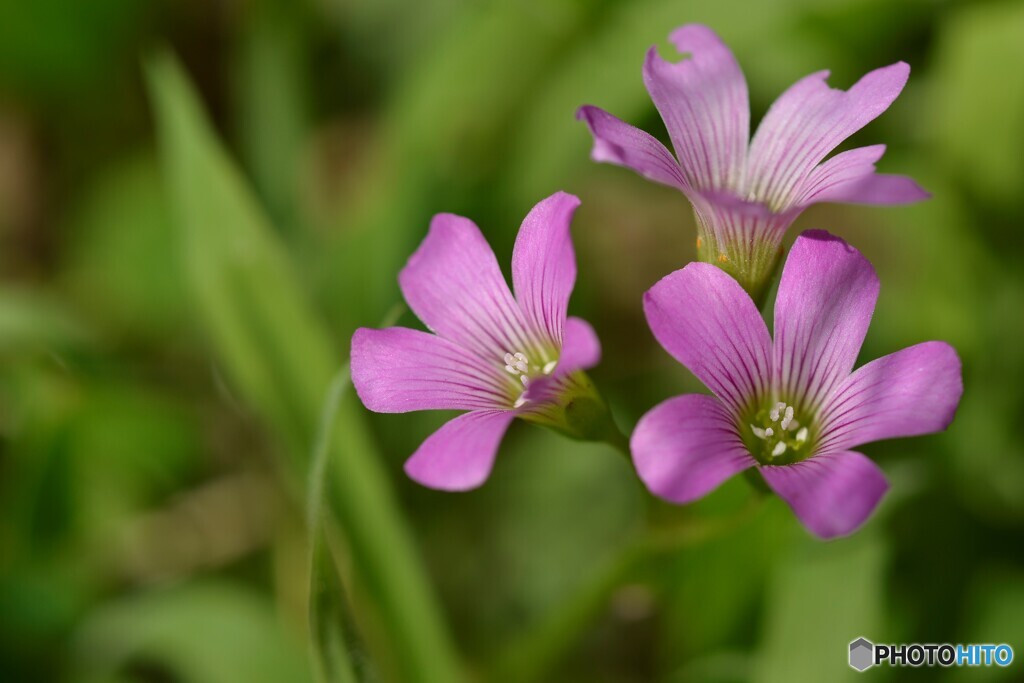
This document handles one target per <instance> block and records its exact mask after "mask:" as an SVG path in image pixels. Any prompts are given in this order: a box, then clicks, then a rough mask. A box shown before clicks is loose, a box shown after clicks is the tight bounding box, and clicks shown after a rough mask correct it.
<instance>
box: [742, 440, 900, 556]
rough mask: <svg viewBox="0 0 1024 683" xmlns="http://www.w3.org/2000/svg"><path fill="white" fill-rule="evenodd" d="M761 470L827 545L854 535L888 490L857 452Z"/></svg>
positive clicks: (882, 477)
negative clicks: (840, 538)
mask: <svg viewBox="0 0 1024 683" xmlns="http://www.w3.org/2000/svg"><path fill="white" fill-rule="evenodd" d="M760 469H761V474H762V475H763V476H764V478H765V481H767V482H768V485H769V486H771V487H772V489H774V490H775V492H776V493H778V494H779V496H781V497H782V498H783V500H785V501H786V502H787V503H789V507H791V508H793V512H794V513H796V516H797V517H798V518H799V519H800V521H801V522H802V523H803V525H804V526H805V527H807V529H808V530H809V531H810V532H811V533H813V534H814V535H815V536H818V537H819V538H825V539H828V538H835V537H837V536H846V535H847V534H850V533H853V532H854V531H856V530H857V528H858V527H860V525H862V524H863V523H864V522H865V521H866V520H867V518H868V517H869V516H870V515H871V513H872V512H873V511H874V509H875V507H876V506H877V505H878V501H880V500H881V499H882V496H883V495H884V494H885V492H886V491H887V490H888V488H889V483H888V482H887V481H886V479H885V475H884V474H882V471H881V470H880V469H878V465H876V464H875V463H873V462H871V461H870V460H869V459H868V458H867V457H866V456H864V455H862V454H860V453H857V452H856V451H841V452H835V453H829V454H827V455H815V456H813V457H811V458H808V459H807V460H803V461H801V462H798V463H794V464H792V465H780V466H777V467H771V466H766V467H761V468H760Z"/></svg>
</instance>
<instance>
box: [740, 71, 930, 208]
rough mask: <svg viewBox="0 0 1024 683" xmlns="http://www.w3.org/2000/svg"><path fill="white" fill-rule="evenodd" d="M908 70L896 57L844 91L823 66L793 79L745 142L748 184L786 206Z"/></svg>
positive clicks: (892, 94)
mask: <svg viewBox="0 0 1024 683" xmlns="http://www.w3.org/2000/svg"><path fill="white" fill-rule="evenodd" d="M909 75H910V67H909V66H907V65H906V64H905V63H903V62H898V63H896V64H892V65H890V66H887V67H883V68H881V69H876V70H874V71H872V72H871V73H869V74H867V75H866V76H864V77H863V78H861V79H860V80H859V81H857V83H855V84H854V85H853V87H851V88H850V89H849V90H846V91H843V90H837V89H834V88H830V87H829V86H828V84H827V83H826V82H825V79H827V78H828V72H827V71H819V72H817V73H814V74H811V75H810V76H807V77H806V78H803V79H801V80H799V81H797V82H796V83H795V84H794V85H793V86H791V87H790V88H789V89H788V90H787V91H786V92H784V93H783V94H782V95H781V96H780V97H779V99H777V100H776V101H775V103H774V104H772V106H771V108H770V109H769V110H768V113H767V114H766V115H765V117H764V120H763V121H762V122H761V125H760V126H759V127H758V129H757V132H756V133H755V134H754V139H753V140H752V141H751V143H750V154H749V157H748V164H749V165H748V167H747V178H748V182H749V184H750V189H751V190H752V191H753V192H755V193H756V194H757V196H758V197H760V198H762V199H764V200H765V201H766V202H768V203H769V204H771V205H772V206H774V207H776V208H780V209H781V208H785V207H788V206H790V205H791V204H792V203H793V201H794V199H795V197H796V195H797V194H798V192H799V189H800V185H801V184H802V183H803V182H804V179H805V178H807V177H808V175H809V174H810V173H811V172H812V171H813V169H814V168H815V166H817V165H818V163H819V162H821V160H822V159H824V158H825V156H826V155H827V154H828V153H829V152H831V151H832V150H833V149H835V148H836V147H837V146H838V145H839V144H840V143H841V142H842V141H843V140H845V139H846V138H848V137H850V136H851V135H853V134H854V133H856V132H857V131H858V130H860V129H861V128H863V127H864V126H865V125H866V124H867V123H868V122H870V121H872V120H874V119H875V118H876V117H877V116H878V115H879V114H881V113H882V112H884V111H885V110H886V109H888V108H889V105H890V104H892V102H893V100H895V99H896V97H897V96H898V95H899V94H900V91H902V90H903V86H904V85H906V82H907V77H908V76H909Z"/></svg>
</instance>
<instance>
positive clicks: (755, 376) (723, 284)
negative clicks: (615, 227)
mask: <svg viewBox="0 0 1024 683" xmlns="http://www.w3.org/2000/svg"><path fill="white" fill-rule="evenodd" d="M644 313H646V315H647V323H648V325H650V328H651V331H652V332H653V333H654V336H655V338H656V339H657V340H658V342H659V343H661V345H662V346H663V347H665V350H667V351H668V352H669V353H671V354H672V355H673V356H674V357H675V359H676V360H678V361H679V362H680V363H682V364H683V365H685V366H686V367H687V368H689V370H690V372H692V373H693V374H695V375H696V376H697V377H698V379H700V380H701V381H702V382H704V384H706V385H707V386H708V388H709V389H711V391H713V392H714V393H715V395H716V396H718V398H720V399H721V400H722V402H723V403H724V404H725V405H726V406H727V407H728V408H729V409H730V410H732V411H733V414H740V413H741V412H742V411H743V410H744V408H746V407H749V405H750V403H751V402H752V401H755V400H758V398H759V397H761V396H763V395H764V394H765V391H766V389H767V384H768V379H769V377H770V374H769V368H770V366H769V349H770V348H771V338H770V337H769V336H768V328H767V327H765V324H764V320H762V319H761V314H760V313H758V311H757V308H756V307H755V306H754V302H753V301H751V299H750V296H749V295H747V293H746V292H744V291H743V289H742V288H741V287H740V286H739V284H737V283H736V281H735V280H734V279H732V277H730V276H729V275H727V274H726V273H724V272H722V271H721V270H719V269H718V268H716V267H715V266H713V265H711V264H709V263H690V264H688V265H687V266H686V267H685V268H683V269H682V270H677V271H676V272H674V273H671V274H669V275H667V276H665V277H664V278H662V280H661V281H660V282H658V283H657V284H656V285H654V286H653V287H652V288H651V289H650V290H648V291H647V293H646V294H644Z"/></svg>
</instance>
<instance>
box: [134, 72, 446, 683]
mask: <svg viewBox="0 0 1024 683" xmlns="http://www.w3.org/2000/svg"><path fill="white" fill-rule="evenodd" d="M147 77H148V84H149V88H150V94H151V99H152V102H153V106H154V109H155V111H156V116H157V123H158V134H159V141H160V149H161V157H162V163H163V165H164V173H165V175H166V179H167V181H168V183H169V188H170V194H171V197H172V200H173V206H174V208H175V210H176V212H177V216H176V218H177V226H178V230H179V232H180V237H181V241H182V248H183V255H184V259H183V260H184V264H185V267H186V270H187V277H188V282H189V284H190V286H191V290H192V292H191V293H192V297H193V303H194V305H195V308H196V313H197V317H198V322H199V324H200V325H201V326H202V327H203V329H204V332H205V333H206V335H207V337H208V339H209V341H210V344H211V346H212V349H213V351H214V352H215V355H216V357H217V358H218V360H219V362H220V363H221V364H222V366H223V368H224V371H225V376H226V377H227V378H228V380H229V381H230V383H231V384H232V385H233V387H234V388H236V389H237V390H238V392H239V394H240V396H241V397H242V398H243V399H244V400H245V401H246V402H247V403H248V404H249V406H250V407H252V408H253V409H254V410H255V411H256V412H257V414H258V415H259V416H261V417H262V418H263V419H264V420H266V422H267V424H268V426H270V427H271V428H272V430H273V431H274V432H275V433H276V434H277V435H278V436H279V437H280V438H281V440H282V441H283V443H284V445H285V446H286V452H287V453H288V454H289V458H288V461H287V465H288V472H289V473H290V477H291V482H292V484H293V485H294V486H295V488H297V489H300V490H301V489H303V488H305V479H306V476H307V475H308V472H309V469H308V467H309V463H308V457H309V454H310V452H311V447H312V444H313V441H314V439H315V434H316V430H317V423H318V419H319V416H320V414H321V410H322V407H323V405H322V404H323V398H324V396H325V395H326V392H327V388H328V384H329V382H330V378H331V377H332V376H333V375H334V374H335V369H336V368H337V361H336V359H335V353H334V351H333V349H332V343H331V340H330V337H329V335H328V334H327V332H326V329H325V326H324V324H323V323H322V321H321V319H320V318H319V317H318V316H317V315H315V314H314V312H313V311H312V310H311V307H310V306H309V303H308V301H307V299H306V296H305V292H304V291H303V290H302V288H301V287H300V284H299V281H298V279H297V277H296V275H295V272H294V270H293V267H292V264H291V263H290V261H289V259H288V256H287V254H286V252H285V251H284V250H283V249H282V247H281V245H280V244H279V242H278V241H277V239H276V236H275V233H274V231H273V229H272V228H271V226H270V224H269V222H268V220H267V218H266V216H265V214H264V213H263V211H262V210H261V209H260V207H259V206H258V205H257V203H256V202H255V201H254V200H253V197H252V194H251V191H250V189H249V188H248V187H247V186H246V185H245V183H244V182H243V180H242V178H241V176H240V174H239V172H238V170H237V168H236V167H235V165H234V164H233V163H232V162H231V160H230V158H229V157H228V156H227V155H226V153H225V152H224V150H223V147H222V145H221V143H220V141H219V140H218V139H217V138H216V136H215V135H214V133H213V131H212V130H211V129H210V126H209V123H208V122H207V120H206V117H205V115H204V113H203V111H202V109H201V106H200V104H199V102H198V100H197V98H196V96H195V93H194V91H193V90H192V87H191V85H190V84H189V82H188V80H187V78H186V77H185V75H184V73H183V72H182V70H181V68H180V67H179V65H178V64H177V62H176V61H175V60H174V58H173V57H171V56H170V55H168V54H159V55H157V56H155V57H153V58H152V59H150V60H149V61H148V63H147ZM334 420H335V429H334V433H335V435H336V438H334V439H332V440H331V442H330V457H329V463H328V465H327V467H326V473H325V475H324V480H325V482H326V484H325V485H326V486H327V487H328V489H327V501H328V505H329V509H330V511H331V513H332V518H333V519H334V520H335V521H336V523H337V528H338V530H339V532H340V535H341V537H342V540H343V543H344V546H345V548H346V551H347V554H348V555H347V557H348V559H349V561H350V563H351V566H352V576H353V588H352V590H351V595H352V598H353V603H354V605H356V607H357V608H359V616H360V626H361V628H362V630H363V631H364V632H365V635H366V638H367V643H368V644H369V645H370V649H371V652H372V654H373V655H374V661H376V662H378V664H379V665H380V666H381V667H382V668H383V667H385V666H386V667H388V670H387V672H386V673H387V674H388V675H390V677H391V678H393V679H394V680H400V681H403V683H405V682H411V683H420V682H422V683H434V682H437V683H453V682H456V681H459V680H461V678H462V675H461V670H460V667H459V665H458V659H457V657H456V654H455V649H454V647H453V645H452V643H451V641H450V638H449V635H448V630H447V628H446V625H445V624H444V621H443V619H442V617H441V614H440V610H439V606H438V605H437V603H436V599H435V597H434V595H433V593H432V591H431V588H430V586H429V584H428V582H427V579H426V576H425V573H424V569H423V566H422V563H421V561H420V558H419V557H418V555H417V552H416V549H415V546H414V543H413V540H412V538H411V537H410V535H409V532H408V529H407V527H406V525H405V522H404V520H403V519H402V515H401V512H400V510H399V508H398V504H397V501H395V499H394V494H393V492H392V490H391V487H390V485H389V482H388V481H387V478H386V475H385V473H384V472H383V471H382V470H381V468H380V466H379V463H380V462H382V458H380V457H379V454H378V453H377V452H376V448H375V446H374V444H373V441H372V439H371V437H370V435H369V434H368V431H367V429H366V425H365V423H364V420H363V412H362V408H361V406H360V405H359V403H358V400H356V399H355V398H353V394H352V393H351V392H349V393H348V394H347V395H346V394H344V392H342V395H341V396H340V397H339V405H338V411H337V413H336V415H335V416H334Z"/></svg>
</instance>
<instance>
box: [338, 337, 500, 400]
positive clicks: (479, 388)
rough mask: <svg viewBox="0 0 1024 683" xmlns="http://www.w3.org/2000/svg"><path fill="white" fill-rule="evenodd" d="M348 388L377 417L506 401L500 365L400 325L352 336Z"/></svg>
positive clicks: (455, 345)
mask: <svg viewBox="0 0 1024 683" xmlns="http://www.w3.org/2000/svg"><path fill="white" fill-rule="evenodd" d="M351 359H352V384H353V385H354V386H355V389H356V393H358V394H359V398H360V399H362V401H363V405H365V406H366V407H367V408H369V409H370V410H372V411H374V412H378V413H406V412H409V411H412V410H473V409H479V408H495V407H499V406H504V405H505V404H507V403H509V390H508V380H507V379H506V378H505V377H504V376H503V375H502V373H503V372H504V371H503V370H502V369H501V368H500V367H499V366H497V365H495V364H490V363H488V362H487V361H485V360H484V359H482V358H480V356H478V355H477V354H476V353H474V352H473V351H468V350H466V349H463V348H462V347H460V346H458V345H457V344H454V343H453V342H450V341H448V340H446V339H442V338H441V337H438V336H437V335H434V334H430V333H428V332H421V331H419V330H410V329H408V328H404V327H391V328H388V329H386V330H371V329H367V328H365V327H364V328H360V329H358V330H356V333H355V334H354V335H352V356H351Z"/></svg>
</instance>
